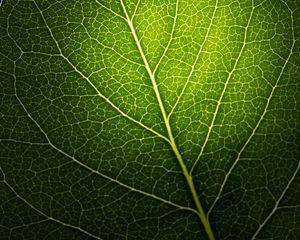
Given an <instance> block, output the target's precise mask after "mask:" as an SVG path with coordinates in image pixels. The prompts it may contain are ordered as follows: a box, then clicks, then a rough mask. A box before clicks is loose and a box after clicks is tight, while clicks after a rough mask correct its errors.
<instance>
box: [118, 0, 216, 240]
mask: <svg viewBox="0 0 300 240" xmlns="http://www.w3.org/2000/svg"><path fill="white" fill-rule="evenodd" d="M120 1H121V5H122V8H123V11H124V14H125V16H126V22H127V24H128V26H129V28H130V31H131V34H132V36H133V38H134V41H135V43H136V46H137V48H138V50H139V52H140V54H141V57H142V59H143V62H144V64H145V68H146V70H147V72H148V74H149V77H150V79H151V83H152V86H153V89H154V92H155V96H156V99H157V102H158V104H159V108H160V111H161V114H162V117H163V120H164V124H165V126H166V129H167V132H168V142H169V144H170V146H171V148H172V150H173V152H174V154H175V156H176V158H177V160H178V162H179V164H180V166H181V169H182V171H183V175H184V177H185V179H186V181H187V183H188V185H189V189H190V191H191V193H192V196H193V200H194V202H195V205H196V207H197V214H198V216H199V218H200V220H201V222H202V224H203V226H204V228H205V231H206V233H207V235H208V237H209V239H210V240H214V239H215V237H214V234H213V231H212V229H211V226H210V223H209V221H208V220H207V218H206V215H205V213H204V210H203V208H202V205H201V203H200V200H199V198H198V195H197V191H196V188H195V185H194V182H193V177H192V175H190V174H189V172H188V170H187V167H186V165H185V163H184V161H183V159H182V156H181V154H180V152H179V150H178V147H177V145H176V142H175V139H174V136H173V133H172V129H171V125H170V122H169V118H168V116H167V113H166V110H165V107H164V105H163V102H162V99H161V96H160V92H159V89H158V86H157V83H156V79H155V76H154V73H153V71H152V70H151V68H150V66H149V63H148V60H147V58H146V56H145V53H144V50H143V48H142V46H141V44H140V41H139V39H138V36H137V34H136V32H135V28H134V26H133V23H132V21H131V18H130V17H129V14H128V12H127V10H126V7H125V5H124V2H123V0H120Z"/></svg>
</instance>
